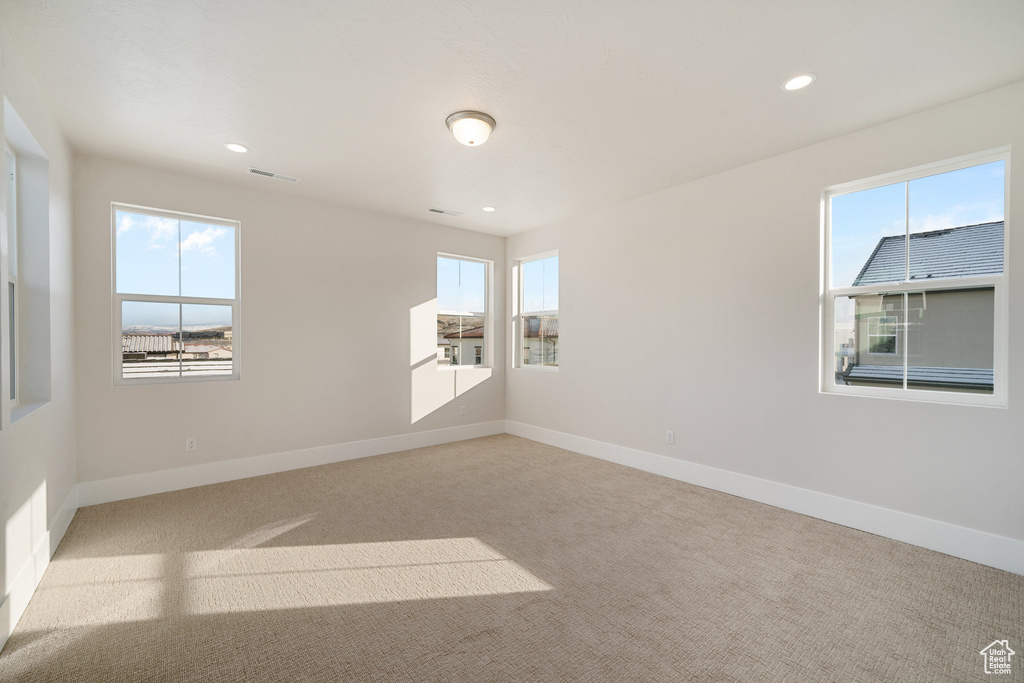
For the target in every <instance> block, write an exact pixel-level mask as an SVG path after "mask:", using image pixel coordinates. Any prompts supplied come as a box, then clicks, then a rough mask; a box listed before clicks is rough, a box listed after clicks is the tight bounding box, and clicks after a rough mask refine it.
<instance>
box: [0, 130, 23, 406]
mask: <svg viewBox="0 0 1024 683" xmlns="http://www.w3.org/2000/svg"><path fill="white" fill-rule="evenodd" d="M4 151H5V156H6V169H7V204H6V214H7V215H6V218H7V235H6V237H7V282H6V285H5V287H4V295H5V296H6V297H7V330H8V344H7V346H8V348H7V359H8V363H7V368H6V370H7V371H6V373H0V374H4V375H6V376H7V387H6V391H7V397H8V399H9V400H10V406H11V408H14V407H16V406H17V405H18V403H19V402H20V400H21V391H20V383H21V373H20V372H19V370H18V365H19V362H20V359H21V342H20V336H21V326H20V325H19V319H20V318H19V315H20V313H21V311H20V303H19V302H20V299H21V296H20V294H19V288H18V156H17V154H15V153H14V150H12V149H11V148H10V146H6V147H5V150H4Z"/></svg>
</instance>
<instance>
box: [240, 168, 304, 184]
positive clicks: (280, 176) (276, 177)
mask: <svg viewBox="0 0 1024 683" xmlns="http://www.w3.org/2000/svg"><path fill="white" fill-rule="evenodd" d="M249 173H255V174H256V175H263V176H266V177H268V178H273V179H274V180H283V181H285V182H286V183H297V182H299V179H298V178H293V177H292V176H290V175H284V174H282V173H274V172H273V171H266V170H264V169H262V168H256V167H255V166H250V167H249Z"/></svg>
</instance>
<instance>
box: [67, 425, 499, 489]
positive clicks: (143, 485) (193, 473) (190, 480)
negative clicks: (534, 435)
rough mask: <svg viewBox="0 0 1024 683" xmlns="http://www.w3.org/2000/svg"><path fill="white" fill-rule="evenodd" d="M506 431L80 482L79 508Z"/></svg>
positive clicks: (372, 442) (441, 434) (390, 439)
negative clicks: (80, 506)
mask: <svg viewBox="0 0 1024 683" xmlns="http://www.w3.org/2000/svg"><path fill="white" fill-rule="evenodd" d="M504 431H505V421H504V420H494V421H492V422H477V423H475V424H469V425H461V426H459V427H447V428H445V429H433V430H430V431H425V432H412V433H409V434H398V435H395V436H385V437H381V438H378V439H366V440H364V441H350V442H348V443H338V444H331V445H329V446H318V447H316V448H306V449H302V450H297V451H285V452H282V453H269V454H267V455H254V456H251V457H248V458H238V459H236V460H221V461H218V462H210V463H204V464H202V465H191V466H189V467H178V468H174V469H169V470H160V471H157V472H144V473H142V474H131V475H128V476H124V477H114V478H111V479H99V480H96V481H86V482H81V483H79V485H78V489H79V491H78V495H79V501H80V504H81V505H82V506H83V507H85V506H86V505H98V504H100V503H110V502H112V501H115V500H125V499H127V498H138V497H139V496H148V495H151V494H154V493H165V492H167V491H177V490H180V489H188V488H192V487H194V486H205V485H207V484H219V483H221V482H225V481H234V480H235V479H246V478H248V477H258V476H261V475H264V474H275V473H277V472H285V471H288V470H297V469H301V468H303V467H314V466H316V465H326V464H328V463H332V462H341V461H342V460H355V459H356V458H366V457H369V456H371V455H383V454H384V453H394V452H396V451H406V450H409V449H412V448H423V447H425V446H437V445H439V444H443V443H451V442H453V441H464V440H466V439H476V438H479V437H481V436H491V435H494V434H502V433H504Z"/></svg>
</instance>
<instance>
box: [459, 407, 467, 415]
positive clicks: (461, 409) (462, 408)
mask: <svg viewBox="0 0 1024 683" xmlns="http://www.w3.org/2000/svg"><path fill="white" fill-rule="evenodd" d="M465 414H466V406H459V415H465Z"/></svg>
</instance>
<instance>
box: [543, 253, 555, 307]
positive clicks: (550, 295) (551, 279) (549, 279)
mask: <svg viewBox="0 0 1024 683" xmlns="http://www.w3.org/2000/svg"><path fill="white" fill-rule="evenodd" d="M542 310H545V311H557V310H558V257H557V256H552V257H551V258H546V259H544V308H543V309H542Z"/></svg>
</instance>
